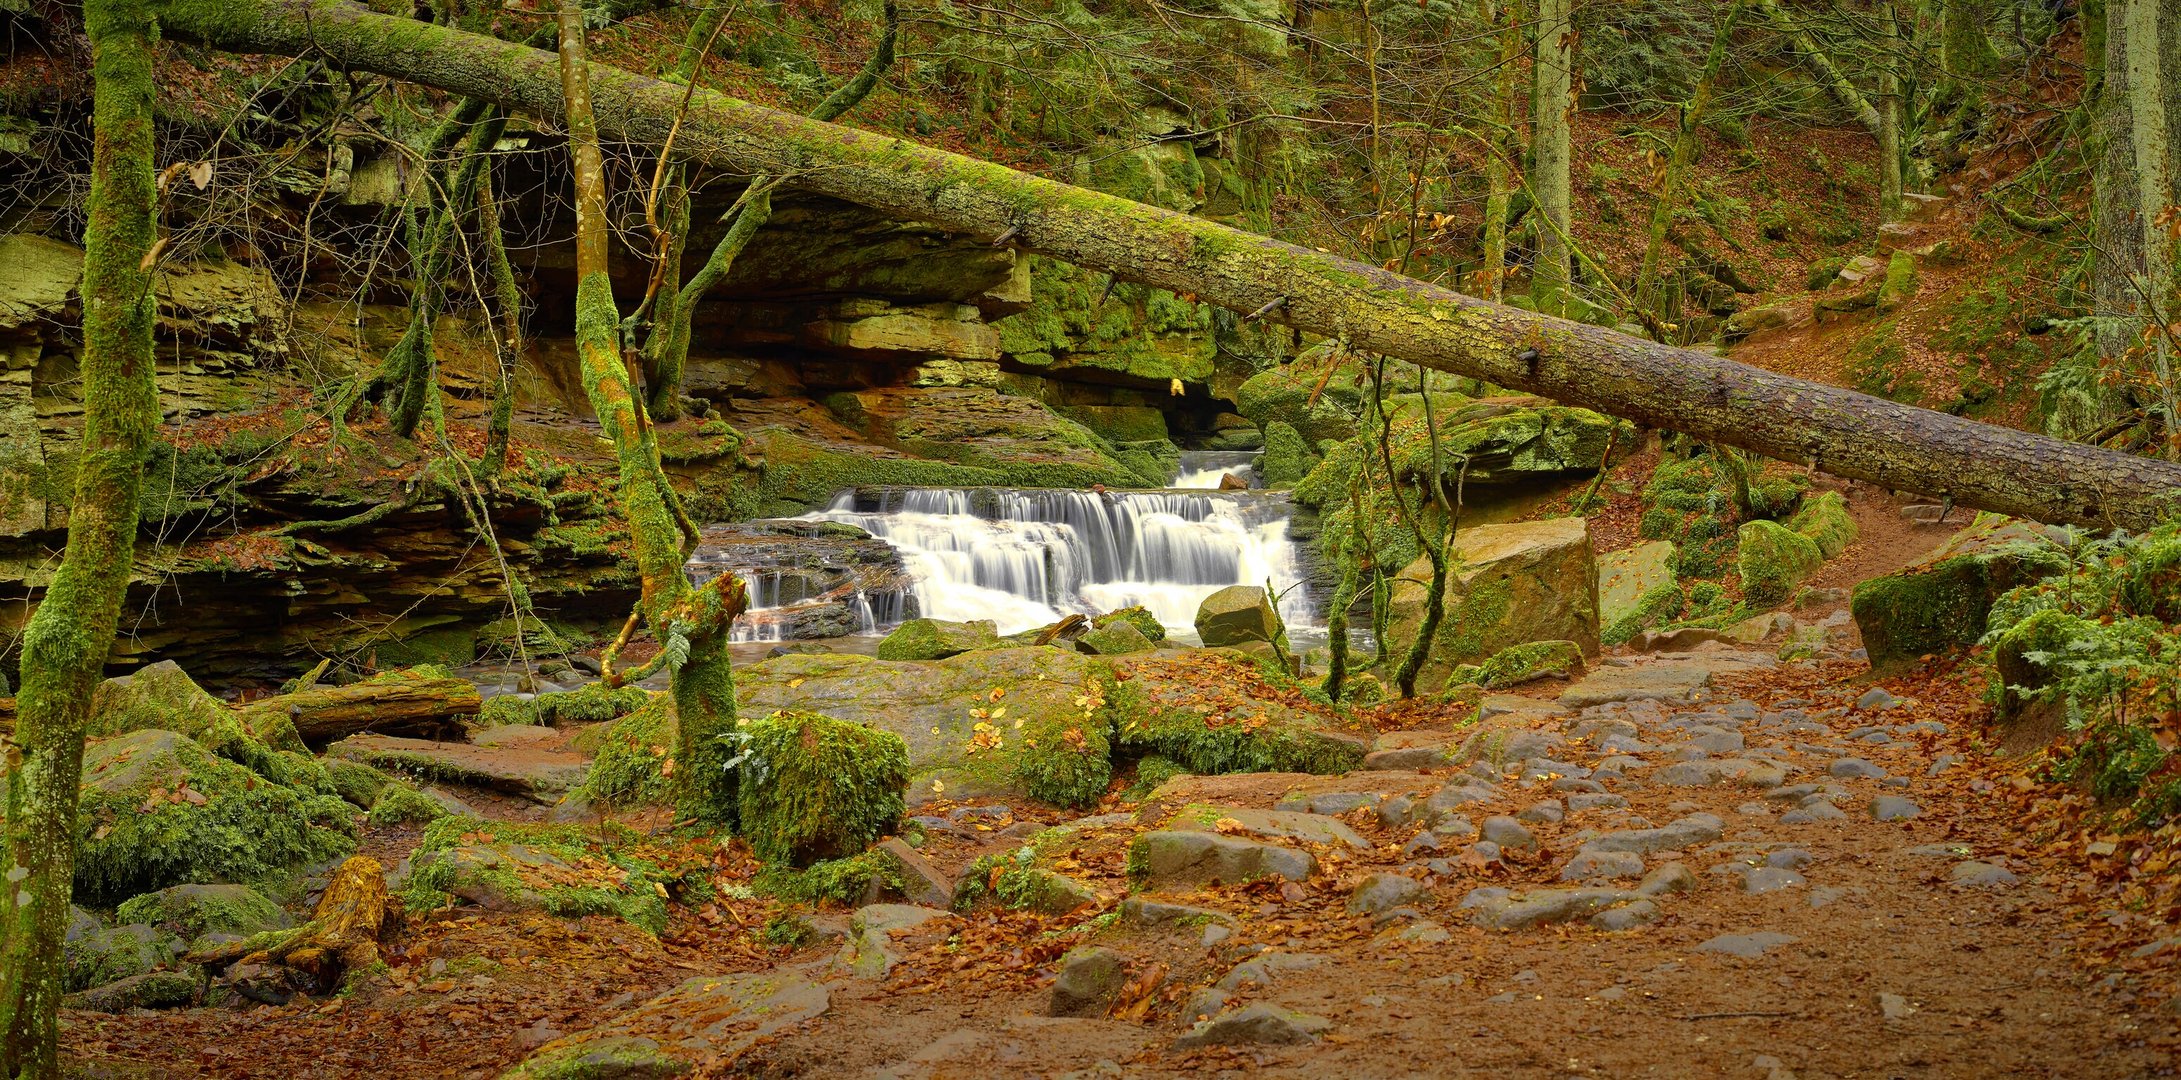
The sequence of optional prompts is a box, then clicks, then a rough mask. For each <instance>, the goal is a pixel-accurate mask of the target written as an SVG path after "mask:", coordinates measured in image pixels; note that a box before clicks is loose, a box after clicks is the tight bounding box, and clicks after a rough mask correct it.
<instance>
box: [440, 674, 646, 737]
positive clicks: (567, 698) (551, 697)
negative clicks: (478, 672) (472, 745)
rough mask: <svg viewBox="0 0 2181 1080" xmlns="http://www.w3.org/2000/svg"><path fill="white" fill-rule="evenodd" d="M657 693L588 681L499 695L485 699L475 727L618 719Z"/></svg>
mask: <svg viewBox="0 0 2181 1080" xmlns="http://www.w3.org/2000/svg"><path fill="white" fill-rule="evenodd" d="M656 696H657V695H655V694H653V693H652V692H651V691H649V690H646V689H644V688H643V687H641V686H623V687H619V688H613V687H608V686H607V685H606V684H605V683H603V682H594V683H589V684H587V685H585V686H581V687H578V688H577V689H574V690H567V691H563V692H560V693H552V694H539V695H537V696H536V697H533V698H529V699H527V700H525V699H522V698H520V697H517V696H516V695H514V694H501V695H499V696H497V697H494V698H491V699H490V700H488V701H486V702H485V707H484V710H483V711H482V712H480V713H479V714H478V716H477V724H478V726H479V727H498V726H501V725H503V724H541V725H559V724H597V723H603V722H605V721H608V720H618V719H620V718H621V717H624V716H627V715H628V714H630V713H633V712H635V711H636V710H638V709H641V708H643V707H644V706H646V705H648V704H650V703H651V702H652V700H653V699H654V698H655V697H656Z"/></svg>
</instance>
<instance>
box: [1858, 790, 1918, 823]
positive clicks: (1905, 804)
mask: <svg viewBox="0 0 2181 1080" xmlns="http://www.w3.org/2000/svg"><path fill="white" fill-rule="evenodd" d="M1870 812H1871V816H1872V817H1874V818H1877V819H1878V820H1880V821H1907V820H1909V819H1910V818H1915V817H1921V816H1923V812H1924V808H1923V807H1921V806H1918V805H1916V804H1915V803H1913V802H1910V801H1908V800H1907V799H1904V798H1902V797H1900V796H1899V795H1880V796H1878V797H1877V798H1875V799H1872V800H1871V806H1870Z"/></svg>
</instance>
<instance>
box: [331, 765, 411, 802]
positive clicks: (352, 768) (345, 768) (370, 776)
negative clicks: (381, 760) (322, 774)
mask: <svg viewBox="0 0 2181 1080" xmlns="http://www.w3.org/2000/svg"><path fill="white" fill-rule="evenodd" d="M322 764H323V765H324V767H325V770H326V778H327V779H328V780H329V781H331V782H332V784H333V793H334V794H336V795H339V796H340V797H341V798H343V799H345V800H347V801H348V804H349V805H351V806H354V807H355V808H357V809H358V810H369V809H371V807H372V804H374V803H376V802H378V801H379V792H381V791H383V790H385V788H386V785H388V784H391V783H393V782H394V778H393V777H392V776H389V775H387V773H386V771H385V770H383V769H380V768H377V767H375V766H371V765H366V764H364V763H363V762H361V761H345V760H343V759H341V758H327V759H326V760H325V761H324V762H322Z"/></svg>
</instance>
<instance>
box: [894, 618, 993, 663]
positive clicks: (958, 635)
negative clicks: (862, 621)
mask: <svg viewBox="0 0 2181 1080" xmlns="http://www.w3.org/2000/svg"><path fill="white" fill-rule="evenodd" d="M999 641H1000V639H999V634H998V631H997V630H995V629H994V627H993V623H992V620H990V619H979V620H977V621H975V622H947V621H945V620H942V619H910V620H909V621H907V622H905V623H902V624H901V625H900V626H898V627H895V628H894V631H893V633H890V634H888V635H886V639H885V640H884V641H881V642H879V643H878V653H877V656H878V658H879V659H881V660H944V659H946V658H947V657H950V656H959V655H961V654H962V653H966V652H971V651H973V650H976V649H990V648H994V647H996V646H997V645H998V644H999Z"/></svg>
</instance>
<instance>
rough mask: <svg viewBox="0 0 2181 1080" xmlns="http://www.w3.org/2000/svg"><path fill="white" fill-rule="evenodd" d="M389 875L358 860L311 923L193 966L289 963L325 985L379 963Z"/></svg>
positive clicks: (329, 890) (223, 950)
mask: <svg viewBox="0 0 2181 1080" xmlns="http://www.w3.org/2000/svg"><path fill="white" fill-rule="evenodd" d="M386 898H387V894H386V872H385V869H384V868H383V867H381V866H380V865H379V861H378V860H377V859H374V858H372V857H370V856H369V855H353V856H350V857H349V859H348V860H347V861H346V862H343V863H342V864H341V866H340V868H339V869H337V870H335V871H334V872H333V880H331V881H329V882H327V884H326V891H325V893H324V895H322V896H321V897H319V900H318V907H317V909H316V910H315V911H313V912H312V914H311V919H310V921H309V922H307V923H304V924H303V925H301V926H298V927H295V928H294V929H291V930H269V931H266V932H265V933H262V934H255V935H252V936H250V937H247V938H244V939H242V940H241V941H236V942H230V943H228V944H225V945H220V946H216V947H214V948H213V949H211V950H208V951H206V952H202V953H193V954H191V955H190V956H189V957H188V959H189V960H190V961H191V962H193V963H199V964H212V965H225V964H228V963H232V962H235V961H238V960H240V961H245V962H248V963H254V964H265V963H278V964H286V965H288V966H289V967H292V968H295V969H296V970H298V971H303V972H307V973H309V974H310V975H311V976H313V977H314V978H316V979H318V980H319V981H321V982H324V983H333V982H337V981H339V979H340V978H341V976H342V975H343V974H344V973H346V972H352V971H367V970H369V969H370V968H372V967H373V966H374V965H376V964H378V962H379V932H380V930H381V928H382V927H383V926H384V925H385V922H386Z"/></svg>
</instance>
